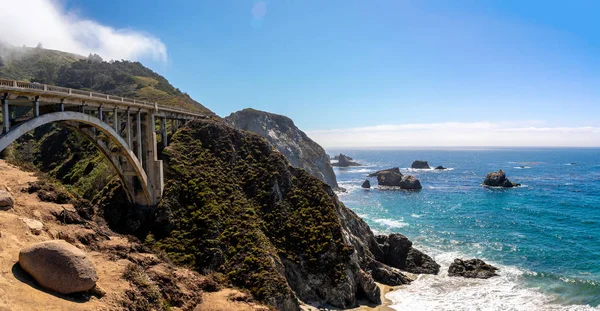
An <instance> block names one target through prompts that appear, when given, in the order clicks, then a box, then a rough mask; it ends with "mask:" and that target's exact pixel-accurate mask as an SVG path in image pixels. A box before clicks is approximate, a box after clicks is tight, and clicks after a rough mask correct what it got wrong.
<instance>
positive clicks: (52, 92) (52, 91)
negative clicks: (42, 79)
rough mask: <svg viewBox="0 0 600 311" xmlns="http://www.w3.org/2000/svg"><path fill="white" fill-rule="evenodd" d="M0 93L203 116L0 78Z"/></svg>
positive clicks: (162, 106) (79, 91) (57, 87)
mask: <svg viewBox="0 0 600 311" xmlns="http://www.w3.org/2000/svg"><path fill="white" fill-rule="evenodd" d="M0 93H8V94H9V95H10V96H12V97H13V98H15V99H16V98H17V97H18V96H39V97H41V99H40V101H46V102H49V101H51V102H56V103H64V104H67V105H69V104H70V105H86V106H103V107H106V108H110V107H113V108H117V109H121V110H126V109H129V108H137V109H140V110H143V111H154V112H155V113H161V112H162V113H172V114H177V115H180V116H182V117H184V118H195V117H204V116H205V115H203V114H199V113H195V112H190V111H188V110H185V109H182V108H178V107H170V106H165V105H159V104H157V103H151V102H146V101H141V100H136V99H131V98H126V97H120V96H115V95H109V94H102V93H96V92H90V91H83V90H78V89H70V88H65V87H60V86H54V85H47V84H40V83H30V82H23V81H14V80H4V79H0Z"/></svg>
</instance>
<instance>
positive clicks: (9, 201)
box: [0, 190, 15, 211]
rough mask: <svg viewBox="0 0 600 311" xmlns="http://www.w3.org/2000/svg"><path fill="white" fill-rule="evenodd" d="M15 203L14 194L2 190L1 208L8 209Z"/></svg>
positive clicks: (0, 193) (0, 197)
mask: <svg viewBox="0 0 600 311" xmlns="http://www.w3.org/2000/svg"><path fill="white" fill-rule="evenodd" d="M14 205H15V199H14V198H13V196H12V195H11V194H10V193H9V192H8V191H5V190H0V210H2V211H6V210H9V209H11V208H12V207H13V206H14Z"/></svg>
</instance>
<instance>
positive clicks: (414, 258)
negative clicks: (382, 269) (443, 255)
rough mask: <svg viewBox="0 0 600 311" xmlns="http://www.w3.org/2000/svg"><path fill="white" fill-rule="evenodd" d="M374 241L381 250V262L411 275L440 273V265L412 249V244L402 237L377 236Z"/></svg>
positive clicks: (398, 235) (397, 235) (392, 235)
mask: <svg viewBox="0 0 600 311" xmlns="http://www.w3.org/2000/svg"><path fill="white" fill-rule="evenodd" d="M376 239H377V243H378V244H379V245H380V246H381V249H382V254H381V258H379V259H380V261H381V262H383V263H385V264H388V265H390V266H392V267H395V268H398V269H401V270H405V271H408V272H411V273H418V274H438V272H439V271H440V265H439V264H438V263H436V262H435V261H434V260H433V259H432V258H431V257H429V256H428V255H426V254H424V253H423V252H421V251H419V250H418V249H416V248H414V247H412V242H411V241H410V240H409V239H408V238H407V237H405V236H404V235H402V234H397V233H395V234H390V235H389V236H385V235H378V236H377V237H376Z"/></svg>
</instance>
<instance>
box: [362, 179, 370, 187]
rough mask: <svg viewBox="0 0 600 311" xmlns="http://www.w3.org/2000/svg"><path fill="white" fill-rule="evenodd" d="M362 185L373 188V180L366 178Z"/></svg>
mask: <svg viewBox="0 0 600 311" xmlns="http://www.w3.org/2000/svg"><path fill="white" fill-rule="evenodd" d="M361 187H363V188H371V182H370V181H369V180H368V179H366V180H365V181H364V182H363V183H362V185H361Z"/></svg>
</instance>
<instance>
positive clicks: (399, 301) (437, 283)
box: [386, 252, 600, 311]
mask: <svg viewBox="0 0 600 311" xmlns="http://www.w3.org/2000/svg"><path fill="white" fill-rule="evenodd" d="M430 254H433V257H434V259H435V260H436V261H437V262H438V263H439V264H440V265H441V269H440V273H439V275H427V274H422V275H419V276H418V278H417V279H416V280H415V281H414V282H412V283H411V284H410V285H406V286H402V287H400V288H399V289H398V290H395V291H393V292H390V293H388V294H387V295H386V297H387V298H388V299H390V300H391V301H392V305H391V307H392V308H393V309H395V310H436V311H437V310H524V311H534V310H554V311H558V310H561V311H562V310H573V311H584V310H585V311H588V310H595V311H597V310H600V309H598V308H593V307H590V306H582V305H577V306H573V305H571V306H565V305H558V304H555V303H553V300H554V297H552V296H550V295H547V294H544V293H541V292H540V291H538V290H537V289H535V288H528V287H525V286H524V285H523V282H522V281H521V277H522V275H523V274H524V273H525V271H522V270H519V269H517V268H515V267H510V266H502V265H498V264H495V263H493V262H490V263H491V264H492V265H494V266H497V267H498V268H500V271H499V272H498V274H499V275H500V276H498V277H493V278H490V279H486V280H480V279H466V278H461V277H449V276H448V274H447V273H446V271H448V267H449V266H450V264H451V263H452V261H453V260H454V258H463V257H464V256H462V254H459V253H456V252H449V253H441V254H437V255H436V254H435V252H430Z"/></svg>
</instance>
